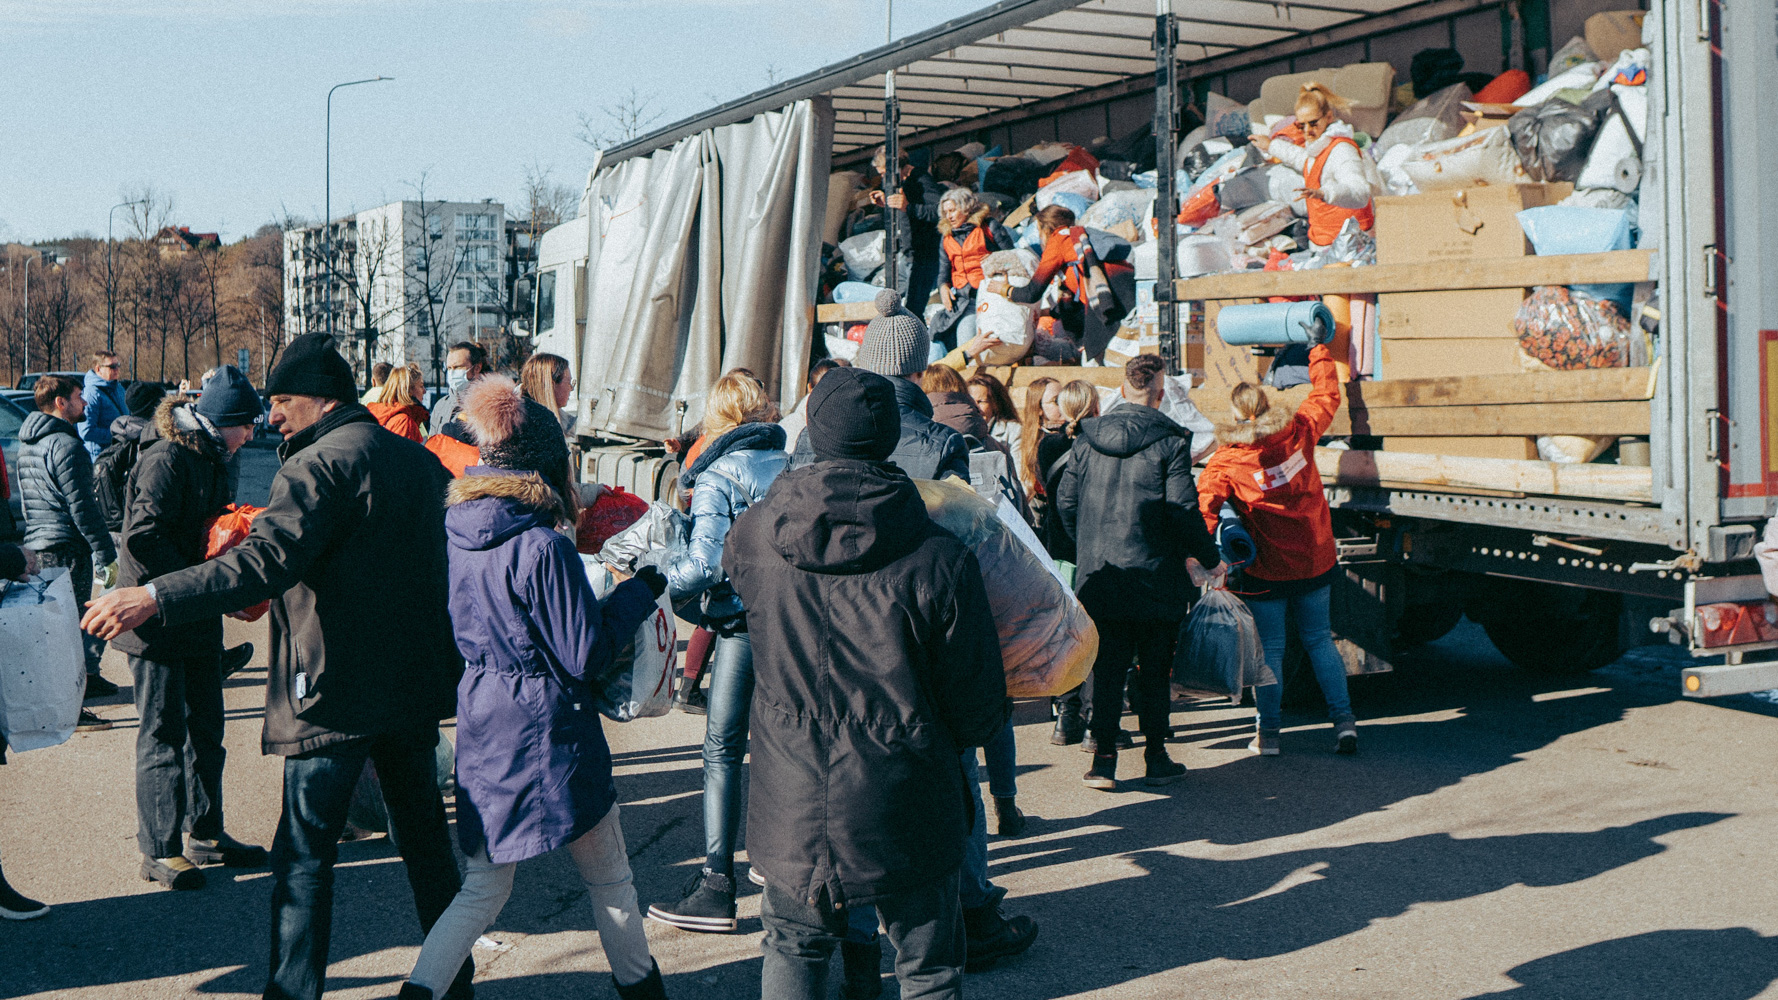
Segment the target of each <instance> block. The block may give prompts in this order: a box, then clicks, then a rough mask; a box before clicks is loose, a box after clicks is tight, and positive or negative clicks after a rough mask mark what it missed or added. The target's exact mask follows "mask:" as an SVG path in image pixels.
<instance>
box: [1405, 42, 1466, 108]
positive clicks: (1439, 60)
mask: <svg viewBox="0 0 1778 1000" xmlns="http://www.w3.org/2000/svg"><path fill="white" fill-rule="evenodd" d="M1408 79H1410V80H1412V81H1414V97H1415V98H1416V99H1418V98H1422V97H1425V96H1426V95H1427V94H1430V93H1432V92H1433V91H1435V90H1443V89H1445V88H1446V87H1449V86H1450V85H1451V84H1453V83H1462V82H1463V53H1461V52H1458V51H1457V50H1456V49H1421V50H1420V51H1418V52H1416V53H1414V58H1413V61H1412V62H1410V63H1408Z"/></svg>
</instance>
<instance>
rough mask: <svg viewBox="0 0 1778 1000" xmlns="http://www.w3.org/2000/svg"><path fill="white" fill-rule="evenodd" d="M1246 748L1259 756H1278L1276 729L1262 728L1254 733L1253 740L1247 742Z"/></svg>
mask: <svg viewBox="0 0 1778 1000" xmlns="http://www.w3.org/2000/svg"><path fill="white" fill-rule="evenodd" d="M1247 750H1248V752H1250V753H1256V754H1259V755H1260V756H1261V757H1276V756H1278V730H1276V729H1262V730H1260V731H1259V732H1257V733H1255V734H1254V735H1253V742H1251V743H1249V744H1247Z"/></svg>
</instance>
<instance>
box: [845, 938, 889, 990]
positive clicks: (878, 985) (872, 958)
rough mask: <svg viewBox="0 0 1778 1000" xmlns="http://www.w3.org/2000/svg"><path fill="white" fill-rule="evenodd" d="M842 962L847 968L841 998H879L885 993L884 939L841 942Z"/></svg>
mask: <svg viewBox="0 0 1778 1000" xmlns="http://www.w3.org/2000/svg"><path fill="white" fill-rule="evenodd" d="M840 962H841V964H842V966H843V967H844V968H845V970H846V981H845V983H844V985H842V986H841V987H840V1000H877V997H879V996H882V994H883V941H882V939H881V938H879V939H877V940H875V941H871V942H869V943H868V944H865V943H860V942H857V941H841V942H840Z"/></svg>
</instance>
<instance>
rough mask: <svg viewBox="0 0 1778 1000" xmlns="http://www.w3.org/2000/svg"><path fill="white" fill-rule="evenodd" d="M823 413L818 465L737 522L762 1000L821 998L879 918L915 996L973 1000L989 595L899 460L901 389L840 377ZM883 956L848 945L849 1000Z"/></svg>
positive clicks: (995, 655)
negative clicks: (968, 893) (965, 896)
mask: <svg viewBox="0 0 1778 1000" xmlns="http://www.w3.org/2000/svg"><path fill="white" fill-rule="evenodd" d="M807 412H808V417H809V423H808V429H807V430H806V431H805V432H804V434H805V435H806V436H807V437H808V439H809V441H810V444H811V445H812V446H813V448H814V451H815V458H816V461H815V462H814V464H812V465H808V466H805V467H803V468H801V469H796V470H792V471H790V472H786V473H784V474H783V475H781V476H779V477H778V479H777V480H776V481H775V482H774V483H773V484H772V489H771V492H769V493H767V494H766V497H765V499H764V500H762V501H760V502H759V503H758V504H755V505H754V506H753V507H751V508H750V509H748V510H747V511H746V512H745V513H743V514H742V515H741V516H740V517H738V518H736V519H735V524H734V527H733V529H731V530H730V532H729V536H728V542H727V544H726V546H725V549H724V552H723V559H722V565H723V569H724V570H725V571H727V573H728V576H729V581H730V582H731V583H732V584H733V586H734V588H735V591H736V592H737V593H738V594H739V595H740V597H741V601H742V603H743V604H745V605H746V606H747V619H748V625H749V629H750V631H751V632H752V635H753V648H754V671H755V685H756V686H755V688H754V694H753V736H752V747H751V749H752V754H753V763H752V768H751V773H750V786H749V802H748V817H747V852H748V855H749V857H750V858H751V859H752V861H753V867H754V869H755V870H756V871H758V872H760V873H761V874H762V875H763V876H764V877H765V882H766V889H765V900H764V902H763V904H762V906H761V910H760V913H761V921H762V922H763V923H764V925H765V962H764V965H763V967H762V973H761V975H762V980H763V982H762V990H761V993H762V995H764V996H768V997H773V998H775V1000H776V998H784V1000H803V998H825V997H826V996H827V972H828V964H829V960H830V959H831V957H832V955H833V951H834V949H835V948H836V947H839V946H840V944H841V941H842V939H843V938H845V937H846V932H847V928H848V924H849V922H850V918H851V917H852V916H853V914H854V912H855V911H857V910H859V909H860V908H862V907H867V906H871V905H874V906H875V907H876V909H877V911H878V913H880V914H881V917H882V922H883V926H884V927H885V928H886V929H887V933H888V937H889V941H890V943H891V944H892V945H894V946H895V949H896V962H895V966H896V975H897V977H898V978H899V979H900V980H901V987H902V991H903V995H915V994H918V995H919V996H922V997H958V996H960V995H961V990H962V982H963V963H964V960H965V933H964V922H965V915H964V913H963V909H962V905H961V904H960V902H959V900H958V871H959V869H960V867H961V866H962V863H963V853H964V842H965V840H966V839H967V837H968V831H969V826H970V823H971V819H970V813H971V812H972V809H973V806H972V803H971V796H970V793H969V789H968V788H967V787H965V781H964V777H963V769H962V768H961V767H959V766H958V757H959V755H961V754H963V753H965V752H967V753H970V754H973V753H974V750H973V748H974V747H978V746H981V745H983V744H984V743H986V742H987V741H988V740H989V739H991V738H992V737H993V736H994V735H995V734H996V733H998V732H999V730H1000V728H1001V727H1002V726H1004V725H1005V723H1006V711H1007V708H1006V705H1007V702H1006V678H1005V675H1004V673H1003V667H1002V664H1001V660H1000V642H999V638H998V636H997V634H996V632H995V629H994V620H993V617H992V615H991V614H990V613H989V610H988V595H987V591H986V590H985V589H984V588H983V585H982V576H981V568H980V566H979V565H978V564H977V562H976V559H975V555H974V554H973V553H972V552H970V550H969V549H968V547H966V546H965V545H964V544H963V543H962V542H959V541H958V540H957V539H956V537H955V536H953V535H951V534H950V533H949V532H947V531H945V530H944V529H942V528H940V527H938V526H937V525H936V524H934V523H933V522H932V519H931V518H930V517H928V516H927V514H926V505H925V503H924V502H923V501H922V500H921V499H920V493H919V491H918V490H917V489H915V487H914V484H913V481H912V480H910V479H908V477H907V476H906V475H904V474H903V473H902V472H901V471H900V470H899V469H897V468H896V467H895V466H893V465H890V464H888V463H887V462H886V461H885V460H886V459H887V458H888V457H889V454H890V452H891V451H893V450H894V449H895V446H896V442H897V441H898V440H899V439H900V436H901V414H900V409H899V407H898V406H897V405H896V400H895V390H894V388H893V387H892V386H891V385H890V384H889V381H888V380H887V379H885V378H883V377H882V376H880V375H875V374H872V373H870V372H867V371H862V370H860V369H857V368H839V369H835V370H833V371H831V372H828V373H827V375H826V377H824V378H823V379H822V380H821V383H820V384H819V385H817V386H816V387H815V391H814V392H813V393H811V394H810V397H809V403H808V407H807ZM878 947H879V946H878V945H877V944H875V943H874V942H873V943H871V944H868V945H864V944H854V943H852V942H851V941H847V942H846V946H845V951H846V969H847V976H846V978H847V981H848V990H847V995H856V994H864V995H874V994H871V993H870V987H871V986H874V985H876V984H877V971H876V970H877V968H878V966H877V963H876V962H874V961H868V960H866V961H855V959H854V955H853V952H854V950H856V949H864V950H868V951H869V954H868V955H865V956H862V957H863V958H865V959H869V958H871V957H874V956H875V954H876V951H875V950H876V949H877V948H878ZM854 978H860V979H868V982H859V983H854V982H853V980H854Z"/></svg>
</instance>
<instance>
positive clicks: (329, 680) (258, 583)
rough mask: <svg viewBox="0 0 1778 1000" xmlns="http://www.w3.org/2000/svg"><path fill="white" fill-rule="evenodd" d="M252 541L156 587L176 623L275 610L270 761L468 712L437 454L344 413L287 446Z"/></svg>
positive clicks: (446, 477)
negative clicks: (267, 605)
mask: <svg viewBox="0 0 1778 1000" xmlns="http://www.w3.org/2000/svg"><path fill="white" fill-rule="evenodd" d="M278 453H279V456H280V457H281V458H283V460H284V465H283V467H282V468H280V469H279V470H278V475H277V477H276V478H274V479H273V480H272V494H271V499H270V500H269V501H268V502H267V504H266V509H265V510H264V511H263V512H262V513H260V514H259V515H258V516H257V517H256V518H254V520H253V531H252V533H251V534H249V535H248V536H247V540H246V541H244V542H242V543H241V544H240V545H238V546H236V547H235V548H233V549H230V550H229V551H228V552H226V553H224V554H222V555H220V556H218V557H216V558H215V559H210V560H206V561H205V562H202V563H200V564H198V565H196V566H193V567H191V568H189V569H182V570H179V571H178V572H175V573H170V574H168V575H167V576H164V577H161V578H160V579H158V580H156V581H155V589H156V591H157V592H158V596H159V598H160V605H161V613H162V615H163V617H164V619H165V621H166V623H167V624H171V625H180V624H184V623H187V622H195V621H198V620H201V619H204V618H209V617H213V616H215V615H221V614H227V613H229V612H231V611H238V610H240V609H242V608H245V607H250V606H252V605H254V604H257V603H259V602H260V601H263V600H266V599H268V598H270V599H272V614H271V621H272V640H271V645H272V650H271V670H270V672H269V675H268V676H267V678H266V712H265V734H264V736H263V737H262V738H261V745H262V747H263V748H264V750H265V752H266V753H276V754H283V755H286V756H289V755H292V754H299V753H305V752H307V751H310V750H314V749H316V748H317V747H322V746H327V745H328V744H331V743H338V742H340V741H342V740H347V739H351V738H353V737H356V736H368V735H373V734H376V733H383V732H389V731H392V730H397V729H412V728H420V727H430V726H434V725H436V724H437V722H438V720H440V719H443V718H446V717H447V716H450V715H451V714H453V713H454V712H455V711H456V703H457V696H456V687H457V679H458V677H460V676H461V675H462V673H463V660H462V657H461V656H460V655H459V654H458V652H457V644H456V642H455V641H454V640H453V639H452V632H451V616H450V610H449V607H448V599H449V594H448V587H449V581H448V577H447V571H446V557H445V533H444V512H445V506H444V493H445V485H446V484H447V483H448V482H449V481H450V478H451V476H450V473H448V472H446V471H445V468H444V466H443V465H440V464H439V461H438V459H437V458H436V457H434V456H433V454H432V453H431V452H429V451H427V450H426V449H425V448H423V447H421V446H420V445H418V444H415V443H414V442H412V441H409V440H408V439H406V438H404V437H401V436H399V435H396V434H391V433H390V432H388V431H386V430H384V429H383V428H382V427H380V426H378V424H377V422H376V419H375V418H374V417H372V416H371V415H370V411H368V410H366V409H365V408H364V407H362V406H359V405H358V404H356V403H350V404H342V405H340V406H339V407H338V408H337V409H335V410H334V411H333V412H332V413H329V414H327V415H326V416H324V417H322V418H321V419H320V420H319V421H317V422H316V423H315V424H314V425H313V426H311V427H308V428H306V429H305V430H303V431H302V432H301V433H299V434H297V435H295V436H294V437H290V438H287V439H286V440H285V441H284V443H283V444H282V445H281V446H279V448H278Z"/></svg>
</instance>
